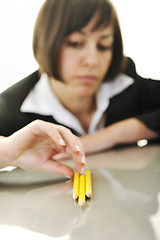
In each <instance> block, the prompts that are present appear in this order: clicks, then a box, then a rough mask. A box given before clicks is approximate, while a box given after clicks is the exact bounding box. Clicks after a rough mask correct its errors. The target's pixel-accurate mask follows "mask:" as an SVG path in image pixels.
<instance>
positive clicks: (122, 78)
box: [20, 73, 134, 135]
mask: <svg viewBox="0 0 160 240" xmlns="http://www.w3.org/2000/svg"><path fill="white" fill-rule="evenodd" d="M133 82H134V80H133V78H130V77H128V76H126V75H124V74H119V75H118V76H117V77H116V78H115V79H114V80H113V81H111V82H105V83H103V84H102V85H101V87H100V89H99V91H98V93H97V98H96V101H97V110H96V112H95V113H94V115H93V117H92V121H91V124H90V127H89V130H88V133H93V132H95V131H96V130H97V128H98V129H99V128H102V127H103V121H102V117H103V113H104V112H105V111H106V109H107V108H108V106H109V101H110V98H112V97H113V96H115V95H117V94H118V93H120V92H122V91H123V90H124V89H126V88H127V87H128V86H130V85H131V84H133ZM20 111H21V112H30V113H31V112H32V113H37V114H41V115H49V116H52V117H53V118H54V119H55V120H56V121H57V122H59V123H60V124H62V125H65V126H67V127H70V128H72V129H74V130H76V132H77V133H78V134H80V135H84V134H86V132H85V131H84V129H83V128H82V126H81V124H80V123H79V121H78V119H77V118H76V117H75V116H74V115H73V114H72V113H71V112H69V111H68V110H67V109H66V108H64V107H63V105H62V104H61V103H60V101H59V100H58V98H57V97H56V95H55V94H54V92H53V90H52V89H51V86H50V82H49V79H48V76H47V74H46V73H43V74H42V75H41V78H40V80H39V81H38V83H37V84H36V85H35V86H34V88H33V89H32V90H31V91H30V92H29V94H28V95H27V97H26V98H25V100H24V102H23V103H22V105H21V108H20ZM64 116H65V117H64ZM100 123H102V124H100Z"/></svg>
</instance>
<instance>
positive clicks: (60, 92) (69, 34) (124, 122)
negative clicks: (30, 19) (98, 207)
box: [0, 0, 160, 158]
mask: <svg viewBox="0 0 160 240" xmlns="http://www.w3.org/2000/svg"><path fill="white" fill-rule="evenodd" d="M33 51H34V55H35V58H36V60H37V62H38V64H39V71H36V72H34V73H33V74H31V75H30V76H28V77H26V78H25V79H24V80H22V81H20V82H19V83H17V84H15V85H14V86H12V87H11V88H9V89H8V90H6V91H5V92H3V93H2V94H1V97H0V133H1V134H2V135H3V136H9V135H10V134H12V133H14V132H15V131H17V130H19V129H21V128H22V127H24V126H25V125H27V124H29V123H30V122H32V121H34V120H36V119H41V120H45V121H48V122H52V123H55V124H59V125H63V126H65V127H67V128H69V129H70V130H71V131H72V132H73V133H75V134H76V135H78V136H80V139H81V142H82V145H83V147H84V150H85V153H86V154H90V153H94V152H97V151H101V150H105V149H109V148H111V147H113V146H115V145H117V144H125V143H134V142H136V141H138V140H140V139H144V138H145V139H148V140H154V139H158V138H159V132H160V94H159V92H160V82H159V81H155V80H151V79H144V78H142V77H140V76H139V75H137V73H136V70H135V65H134V63H133V61H132V60H131V59H129V58H126V57H125V56H124V54H123V43H122V37H121V31H120V27H119V22H118V18H117V14H116V11H115V9H114V7H113V6H112V4H111V3H110V2H109V1H108V0H46V1H45V3H44V4H43V6H42V8H41V10H40V12H39V14H38V17H37V20H36V24H35V29H34V36H33ZM57 158H58V156H57Z"/></svg>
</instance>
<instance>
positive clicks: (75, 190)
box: [72, 172, 79, 199]
mask: <svg viewBox="0 0 160 240" xmlns="http://www.w3.org/2000/svg"><path fill="white" fill-rule="evenodd" d="M72 197H73V199H77V198H78V197H79V172H75V174H74V181H73V195H72Z"/></svg>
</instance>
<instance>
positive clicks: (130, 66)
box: [123, 57, 137, 78]
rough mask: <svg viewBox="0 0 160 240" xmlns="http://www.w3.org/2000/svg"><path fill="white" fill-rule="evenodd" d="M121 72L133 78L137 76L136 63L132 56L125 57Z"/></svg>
mask: <svg viewBox="0 0 160 240" xmlns="http://www.w3.org/2000/svg"><path fill="white" fill-rule="evenodd" d="M123 73H124V74H126V75H128V76H129V77H132V78H135V77H136V76H137V71H136V65H135V63H134V61H133V60H132V58H130V57H126V58H125V67H124V70H123Z"/></svg>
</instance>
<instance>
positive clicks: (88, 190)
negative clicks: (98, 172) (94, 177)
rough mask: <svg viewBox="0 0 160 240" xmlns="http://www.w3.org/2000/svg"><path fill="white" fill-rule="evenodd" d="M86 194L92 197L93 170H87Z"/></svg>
mask: <svg viewBox="0 0 160 240" xmlns="http://www.w3.org/2000/svg"><path fill="white" fill-rule="evenodd" d="M86 196H87V197H92V181H91V172H90V170H88V169H87V170H86Z"/></svg>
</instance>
